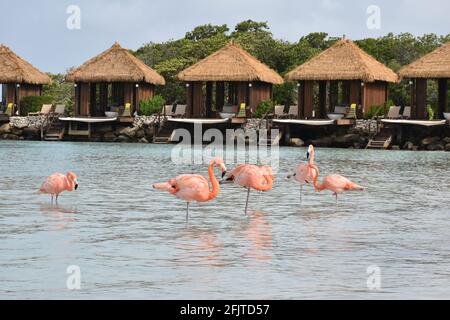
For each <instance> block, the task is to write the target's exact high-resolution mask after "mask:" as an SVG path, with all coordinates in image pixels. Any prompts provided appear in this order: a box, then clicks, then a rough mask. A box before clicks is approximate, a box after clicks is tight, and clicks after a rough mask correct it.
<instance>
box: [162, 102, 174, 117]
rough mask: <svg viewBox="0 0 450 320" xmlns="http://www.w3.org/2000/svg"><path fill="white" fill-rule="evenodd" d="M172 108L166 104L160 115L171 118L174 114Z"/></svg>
mask: <svg viewBox="0 0 450 320" xmlns="http://www.w3.org/2000/svg"><path fill="white" fill-rule="evenodd" d="M172 109H173V106H172V105H171V104H167V105H165V106H164V107H163V109H162V110H161V114H163V115H166V116H173V115H174V113H173V112H172Z"/></svg>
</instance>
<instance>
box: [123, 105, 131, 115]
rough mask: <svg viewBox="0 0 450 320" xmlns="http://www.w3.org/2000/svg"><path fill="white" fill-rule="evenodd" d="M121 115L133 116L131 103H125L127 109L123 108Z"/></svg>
mask: <svg viewBox="0 0 450 320" xmlns="http://www.w3.org/2000/svg"><path fill="white" fill-rule="evenodd" d="M120 116H121V117H131V103H125V109H124V110H123V112H122V114H121V115H120Z"/></svg>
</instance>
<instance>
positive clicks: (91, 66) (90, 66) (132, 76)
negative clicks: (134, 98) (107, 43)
mask: <svg viewBox="0 0 450 320" xmlns="http://www.w3.org/2000/svg"><path fill="white" fill-rule="evenodd" d="M66 80H67V81H72V82H145V83H150V84H155V85H164V84H165V83H166V82H165V80H164V78H163V77H162V76H161V75H159V74H158V73H157V72H156V71H155V70H153V69H152V68H150V67H149V66H148V65H146V64H145V63H144V62H142V61H141V60H139V59H138V58H136V57H135V56H134V55H132V54H131V53H130V51H128V50H127V49H124V48H122V47H121V46H120V45H119V44H118V43H117V42H116V43H115V44H114V45H113V46H112V47H111V48H109V49H108V50H106V51H104V52H102V53H101V54H99V55H98V56H96V57H94V58H92V59H89V60H88V61H86V62H85V63H83V64H82V65H81V66H79V67H78V68H76V69H74V70H72V71H71V72H69V73H68V74H67V76H66Z"/></svg>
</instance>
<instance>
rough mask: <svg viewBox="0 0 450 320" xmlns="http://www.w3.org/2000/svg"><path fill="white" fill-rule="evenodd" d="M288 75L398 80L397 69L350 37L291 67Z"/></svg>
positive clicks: (296, 78)
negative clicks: (374, 55) (292, 68)
mask: <svg viewBox="0 0 450 320" xmlns="http://www.w3.org/2000/svg"><path fill="white" fill-rule="evenodd" d="M286 78H287V79H289V80H362V81H364V82H373V81H376V80H379V81H387V82H397V81H398V77H397V75H396V74H395V72H394V71H392V70H391V69H390V68H388V67H386V66H385V65H384V64H382V63H381V62H379V61H377V60H375V58H373V57H372V56H371V55H369V54H367V53H366V52H365V51H363V50H362V49H360V48H359V47H358V46H357V45H356V44H355V43H353V42H352V41H350V40H348V39H342V40H340V41H338V42H336V43H335V44H334V45H332V46H331V47H330V48H328V49H327V50H325V51H322V52H321V53H319V54H318V55H317V56H315V57H313V58H311V59H310V60H308V61H307V62H305V63H304V64H302V65H300V66H298V67H297V68H295V69H294V70H292V71H290V72H289V73H288V74H287V75H286Z"/></svg>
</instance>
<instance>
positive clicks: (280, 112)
mask: <svg viewBox="0 0 450 320" xmlns="http://www.w3.org/2000/svg"><path fill="white" fill-rule="evenodd" d="M273 115H274V117H275V118H285V117H287V115H288V114H287V113H285V112H284V106H280V105H278V106H275V107H274V112H273Z"/></svg>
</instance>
